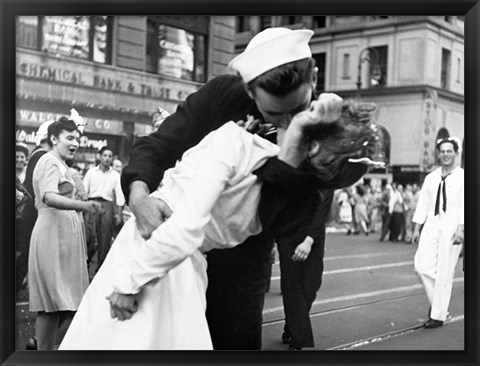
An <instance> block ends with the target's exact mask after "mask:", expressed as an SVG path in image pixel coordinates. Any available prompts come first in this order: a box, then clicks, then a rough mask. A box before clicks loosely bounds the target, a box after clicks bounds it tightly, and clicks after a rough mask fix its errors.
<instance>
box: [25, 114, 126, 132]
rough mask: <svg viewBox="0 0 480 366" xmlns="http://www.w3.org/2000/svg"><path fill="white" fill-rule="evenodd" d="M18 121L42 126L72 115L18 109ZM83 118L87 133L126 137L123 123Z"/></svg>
mask: <svg viewBox="0 0 480 366" xmlns="http://www.w3.org/2000/svg"><path fill="white" fill-rule="evenodd" d="M16 114H17V121H18V122H27V123H29V125H32V124H33V125H37V124H38V126H40V124H42V123H43V122H46V121H50V120H55V121H56V120H58V119H60V118H61V117H63V116H67V117H68V116H69V115H70V113H66V114H60V113H52V112H40V111H33V110H29V109H17V111H16ZM82 117H83V120H84V122H85V124H86V126H85V132H95V133H105V134H109V135H125V133H124V132H123V122H122V121H118V120H110V119H102V118H91V117H84V116H82Z"/></svg>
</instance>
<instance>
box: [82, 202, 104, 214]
mask: <svg viewBox="0 0 480 366" xmlns="http://www.w3.org/2000/svg"><path fill="white" fill-rule="evenodd" d="M83 203H84V204H85V209H84V211H86V212H88V213H91V214H96V213H101V212H102V204H101V203H100V202H96V201H85V202H83Z"/></svg>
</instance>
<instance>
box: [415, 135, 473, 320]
mask: <svg viewBox="0 0 480 366" xmlns="http://www.w3.org/2000/svg"><path fill="white" fill-rule="evenodd" d="M459 146H460V144H459V143H458V139H457V138H455V137H449V138H445V139H440V140H438V141H437V154H438V157H439V160H440V167H439V168H438V169H436V170H434V171H433V172H431V173H430V174H428V175H427V176H426V178H425V181H424V183H423V186H422V189H421V191H420V196H419V199H418V204H417V208H416V210H415V214H414V216H413V223H414V225H415V226H414V232H413V238H412V241H413V243H417V241H418V239H419V238H420V241H419V243H418V249H417V252H416V254H415V271H416V272H417V274H418V276H419V277H420V280H421V281H422V283H423V287H424V289H425V292H426V294H427V297H428V301H429V302H430V306H431V307H430V313H429V319H428V321H427V322H426V323H425V324H424V327H425V328H427V329H430V328H438V327H441V326H442V325H443V322H444V321H445V320H446V318H447V314H448V306H449V303H450V297H451V295H452V286H453V276H454V274H455V266H456V264H457V261H458V257H459V255H460V251H461V248H462V245H461V244H463V239H464V236H463V235H464V234H463V230H464V226H463V224H464V171H463V169H462V168H461V167H459V166H458V157H459V156H460V151H459ZM422 224H423V228H422V232H421V234H420V226H421V225H422Z"/></svg>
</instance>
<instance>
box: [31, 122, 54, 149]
mask: <svg viewBox="0 0 480 366" xmlns="http://www.w3.org/2000/svg"><path fill="white" fill-rule="evenodd" d="M53 122H55V120H53V119H52V120H49V121H46V122H43V123H42V124H41V125H40V127H38V131H37V133H36V134H35V142H36V143H37V145H40V143H41V142H42V140H45V139H46V138H47V137H48V126H50V125H51V124H52V123H53Z"/></svg>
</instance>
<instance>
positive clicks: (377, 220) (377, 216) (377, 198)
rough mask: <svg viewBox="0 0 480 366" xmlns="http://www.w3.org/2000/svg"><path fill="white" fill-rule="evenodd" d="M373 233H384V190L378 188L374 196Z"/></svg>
mask: <svg viewBox="0 0 480 366" xmlns="http://www.w3.org/2000/svg"><path fill="white" fill-rule="evenodd" d="M371 223H372V225H371V228H370V231H371V232H380V233H381V232H382V189H381V188H380V187H376V188H375V189H374V190H373V194H372V218H371Z"/></svg>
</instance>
